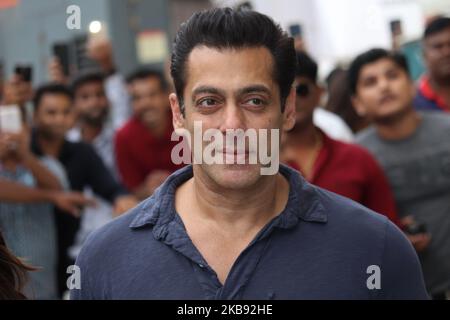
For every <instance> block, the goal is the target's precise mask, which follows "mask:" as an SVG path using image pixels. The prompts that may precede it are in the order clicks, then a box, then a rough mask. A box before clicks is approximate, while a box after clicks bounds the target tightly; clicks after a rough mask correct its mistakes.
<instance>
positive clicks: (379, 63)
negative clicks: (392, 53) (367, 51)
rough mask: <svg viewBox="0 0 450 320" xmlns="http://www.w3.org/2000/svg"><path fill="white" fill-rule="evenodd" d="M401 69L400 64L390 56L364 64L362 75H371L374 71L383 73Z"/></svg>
mask: <svg viewBox="0 0 450 320" xmlns="http://www.w3.org/2000/svg"><path fill="white" fill-rule="evenodd" d="M394 69H400V66H399V65H398V64H397V63H395V62H394V61H393V60H392V59H390V58H382V59H379V60H376V61H374V62H371V63H368V64H366V65H364V66H363V67H362V69H361V72H360V76H364V75H366V76H370V75H372V74H374V73H383V72H386V71H389V70H394Z"/></svg>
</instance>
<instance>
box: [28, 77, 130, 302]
mask: <svg viewBox="0 0 450 320" xmlns="http://www.w3.org/2000/svg"><path fill="white" fill-rule="evenodd" d="M34 106H35V114H34V125H35V130H34V132H33V136H32V150H33V152H34V153H35V154H37V155H38V156H47V157H52V158H54V159H58V160H59V161H60V163H61V164H62V165H63V166H64V169H65V171H66V175H67V178H68V182H69V186H70V189H71V190H74V191H84V189H85V188H86V187H89V188H90V189H91V190H92V191H93V193H94V194H96V195H98V196H100V197H102V198H103V199H104V200H106V201H107V202H109V203H111V204H113V205H114V207H115V210H116V211H124V210H125V209H127V206H128V196H127V195H126V192H125V190H124V189H123V188H122V187H121V185H120V184H119V183H117V181H116V180H115V179H114V177H113V175H112V174H111V173H110V171H109V170H108V168H107V167H106V165H105V164H104V162H103V161H102V159H101V158H100V157H99V156H98V154H97V153H96V152H95V150H94V149H93V148H92V146H91V145H89V144H87V143H84V142H70V141H68V140H66V138H65V136H66V134H67V131H68V130H69V128H70V126H71V124H72V122H73V121H72V118H73V115H72V112H73V110H72V94H71V91H70V90H69V89H68V88H66V87H65V86H62V85H57V84H49V85H44V86H41V87H40V88H38V89H37V91H36V94H35V98H34ZM100 113H101V112H100ZM56 211H58V209H56ZM55 219H56V228H57V240H58V255H59V257H58V285H59V291H60V294H62V293H63V292H64V291H65V290H67V288H66V279H67V276H68V275H67V273H66V270H67V267H68V266H69V265H71V264H73V260H74V257H71V256H70V255H69V254H68V249H69V247H71V246H72V245H73V243H74V240H75V235H76V233H77V231H78V229H79V226H80V219H79V218H77V217H72V216H69V215H63V214H59V212H57V214H55Z"/></svg>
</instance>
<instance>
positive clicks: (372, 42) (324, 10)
mask: <svg viewBox="0 0 450 320" xmlns="http://www.w3.org/2000/svg"><path fill="white" fill-rule="evenodd" d="M444 1H447V2H450V0H444ZM217 2H218V3H219V4H220V5H233V4H236V3H239V2H240V1H236V0H230V1H227V0H218V1H217ZM250 2H251V3H252V4H253V7H254V9H255V10H256V11H259V12H262V13H264V14H267V15H269V16H271V17H272V18H273V19H274V20H275V21H277V22H279V23H280V24H281V26H282V27H284V28H285V29H287V28H288V26H289V25H290V24H292V23H300V24H302V25H303V29H304V36H305V41H306V45H307V48H308V51H309V52H310V53H311V54H312V55H313V56H314V57H315V58H316V59H317V60H318V61H319V62H320V65H321V74H322V75H323V74H326V73H327V72H328V71H329V70H330V69H331V68H332V66H333V65H334V64H335V63H336V62H341V61H344V62H346V61H349V60H351V59H352V58H353V57H354V56H355V55H357V54H359V53H360V52H362V51H364V50H367V49H369V48H373V47H384V48H390V46H391V35H390V27H389V22H390V21H391V20H401V21H402V27H403V32H404V36H405V39H417V38H419V37H420V36H421V34H422V32H423V26H424V21H425V18H424V13H423V8H422V6H421V4H420V2H419V1H418V0H252V1H250Z"/></svg>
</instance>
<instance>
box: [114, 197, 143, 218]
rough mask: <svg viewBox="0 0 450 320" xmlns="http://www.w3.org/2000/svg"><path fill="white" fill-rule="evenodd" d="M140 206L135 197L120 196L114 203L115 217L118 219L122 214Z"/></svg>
mask: <svg viewBox="0 0 450 320" xmlns="http://www.w3.org/2000/svg"><path fill="white" fill-rule="evenodd" d="M137 204H138V199H137V198H136V197H135V196H132V195H127V196H120V197H118V198H117V199H116V201H114V212H113V216H114V217H118V216H120V215H121V214H122V213H125V212H127V211H128V210H130V209H132V208H134V207H135V206H136V205H137Z"/></svg>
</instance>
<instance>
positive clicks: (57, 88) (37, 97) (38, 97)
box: [33, 83, 73, 110]
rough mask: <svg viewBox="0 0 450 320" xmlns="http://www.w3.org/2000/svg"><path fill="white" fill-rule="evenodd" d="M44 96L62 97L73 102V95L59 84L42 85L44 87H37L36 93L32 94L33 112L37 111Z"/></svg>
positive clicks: (68, 89) (67, 88)
mask: <svg viewBox="0 0 450 320" xmlns="http://www.w3.org/2000/svg"><path fill="white" fill-rule="evenodd" d="M46 94H53V95H56V94H59V95H64V96H66V97H67V98H69V100H70V101H72V100H73V93H72V90H70V88H69V87H67V86H65V85H62V84H59V83H48V84H44V85H42V86H40V87H38V88H37V90H36V92H35V93H34V97H33V105H34V109H35V110H37V109H38V108H39V105H40V104H41V101H42V99H43V98H44V96H45V95H46Z"/></svg>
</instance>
